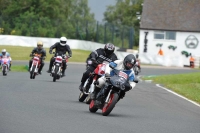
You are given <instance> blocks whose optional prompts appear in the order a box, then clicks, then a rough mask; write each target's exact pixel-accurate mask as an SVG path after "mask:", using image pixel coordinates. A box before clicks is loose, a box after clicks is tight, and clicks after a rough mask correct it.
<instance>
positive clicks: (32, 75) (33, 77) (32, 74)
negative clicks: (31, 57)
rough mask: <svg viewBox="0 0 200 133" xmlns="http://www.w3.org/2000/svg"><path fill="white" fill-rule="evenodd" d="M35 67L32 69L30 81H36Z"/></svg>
mask: <svg viewBox="0 0 200 133" xmlns="http://www.w3.org/2000/svg"><path fill="white" fill-rule="evenodd" d="M35 67H36V66H33V67H32V70H31V72H30V79H35V73H34V72H35Z"/></svg>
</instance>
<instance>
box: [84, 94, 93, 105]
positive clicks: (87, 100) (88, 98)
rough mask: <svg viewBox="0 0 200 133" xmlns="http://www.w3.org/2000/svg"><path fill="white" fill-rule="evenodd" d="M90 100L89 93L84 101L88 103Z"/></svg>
mask: <svg viewBox="0 0 200 133" xmlns="http://www.w3.org/2000/svg"><path fill="white" fill-rule="evenodd" d="M91 101H92V99H90V95H88V96H87V97H86V99H85V103H86V104H90V102H91Z"/></svg>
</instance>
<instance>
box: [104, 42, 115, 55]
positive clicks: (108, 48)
mask: <svg viewBox="0 0 200 133" xmlns="http://www.w3.org/2000/svg"><path fill="white" fill-rule="evenodd" d="M104 51H105V53H106V55H108V56H109V55H111V54H112V53H113V52H114V51H115V46H114V45H113V44H112V43H107V44H106V45H105V46H104Z"/></svg>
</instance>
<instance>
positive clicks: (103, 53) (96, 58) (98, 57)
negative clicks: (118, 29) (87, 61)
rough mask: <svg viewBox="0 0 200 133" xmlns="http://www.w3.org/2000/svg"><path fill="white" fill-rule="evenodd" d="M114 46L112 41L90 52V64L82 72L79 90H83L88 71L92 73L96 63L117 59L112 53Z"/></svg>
mask: <svg viewBox="0 0 200 133" xmlns="http://www.w3.org/2000/svg"><path fill="white" fill-rule="evenodd" d="M114 51H115V46H114V45H113V44H112V43H107V44H106V45H105V46H104V48H99V49H97V50H95V51H93V52H92V53H91V57H92V58H91V60H92V62H93V63H92V64H91V65H90V66H89V68H88V69H87V70H86V72H84V73H83V76H82V79H81V84H80V86H79V90H80V91H82V90H83V85H84V83H85V81H86V80H87V79H88V78H89V75H90V73H92V72H93V71H94V70H95V68H96V67H97V65H98V64H101V63H102V62H103V61H108V62H111V61H115V60H117V56H116V54H115V53H114Z"/></svg>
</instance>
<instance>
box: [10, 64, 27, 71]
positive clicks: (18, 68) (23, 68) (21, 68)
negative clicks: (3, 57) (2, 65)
mask: <svg viewBox="0 0 200 133" xmlns="http://www.w3.org/2000/svg"><path fill="white" fill-rule="evenodd" d="M27 70H28V66H25V65H12V66H11V71H12V72H27Z"/></svg>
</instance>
